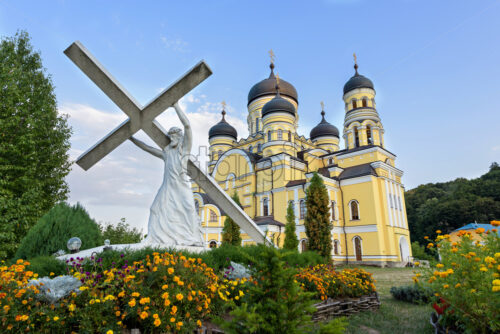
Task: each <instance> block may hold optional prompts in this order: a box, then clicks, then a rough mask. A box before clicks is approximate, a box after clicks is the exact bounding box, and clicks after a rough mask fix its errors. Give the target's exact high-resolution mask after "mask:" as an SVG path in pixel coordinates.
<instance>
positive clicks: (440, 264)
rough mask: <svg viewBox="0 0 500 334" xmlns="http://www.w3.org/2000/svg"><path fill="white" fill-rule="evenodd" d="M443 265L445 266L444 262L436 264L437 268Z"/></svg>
mask: <svg viewBox="0 0 500 334" xmlns="http://www.w3.org/2000/svg"><path fill="white" fill-rule="evenodd" d="M443 267H444V264H442V263H438V264H436V268H443Z"/></svg>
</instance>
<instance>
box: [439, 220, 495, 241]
mask: <svg viewBox="0 0 500 334" xmlns="http://www.w3.org/2000/svg"><path fill="white" fill-rule="evenodd" d="M478 228H483V229H484V232H485V233H486V232H488V231H490V233H491V232H494V231H493V230H494V229H495V230H496V231H497V233H498V230H497V228H496V227H495V226H493V225H491V224H478V223H469V224H467V225H465V226H462V227H460V228H457V229H456V230H454V231H453V232H451V233H449V235H450V238H451V241H452V242H457V241H459V240H460V236H459V234H460V232H461V231H463V232H471V237H472V240H479V241H481V240H482V238H483V237H482V234H478V233H475V231H476V230H477V229H478Z"/></svg>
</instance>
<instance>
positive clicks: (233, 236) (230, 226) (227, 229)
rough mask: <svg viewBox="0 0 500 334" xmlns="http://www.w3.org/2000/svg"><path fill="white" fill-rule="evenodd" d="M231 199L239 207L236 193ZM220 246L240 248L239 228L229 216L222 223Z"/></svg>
mask: <svg viewBox="0 0 500 334" xmlns="http://www.w3.org/2000/svg"><path fill="white" fill-rule="evenodd" d="M231 198H232V199H233V201H235V202H236V204H238V205H239V206H240V207H241V203H240V198H239V197H238V194H237V193H236V192H235V193H234V194H233V196H231ZM222 244H223V245H233V246H241V232H240V227H239V226H238V224H236V223H235V222H234V220H232V219H231V218H230V217H229V216H228V217H226V220H225V221H224V228H223V229H222Z"/></svg>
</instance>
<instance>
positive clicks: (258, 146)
mask: <svg viewBox="0 0 500 334" xmlns="http://www.w3.org/2000/svg"><path fill="white" fill-rule="evenodd" d="M257 151H258V152H262V144H258V145H257Z"/></svg>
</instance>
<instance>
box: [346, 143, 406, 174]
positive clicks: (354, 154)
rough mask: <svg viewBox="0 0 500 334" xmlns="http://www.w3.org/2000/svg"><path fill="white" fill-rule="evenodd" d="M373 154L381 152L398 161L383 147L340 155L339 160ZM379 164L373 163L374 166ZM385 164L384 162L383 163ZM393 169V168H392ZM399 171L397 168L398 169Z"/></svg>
mask: <svg viewBox="0 0 500 334" xmlns="http://www.w3.org/2000/svg"><path fill="white" fill-rule="evenodd" d="M373 152H379V153H382V154H384V155H387V156H388V157H389V158H391V159H396V156H395V155H394V154H392V153H389V151H386V150H385V149H383V148H382V147H378V146H375V147H372V148H369V149H367V150H359V151H356V152H351V153H346V154H339V156H338V158H339V159H347V158H352V157H356V156H358V155H361V154H365V153H373ZM376 163H377V162H373V163H372V165H373V164H376ZM381 163H383V162H381ZM391 167H392V166H391ZM396 169H397V168H396Z"/></svg>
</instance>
